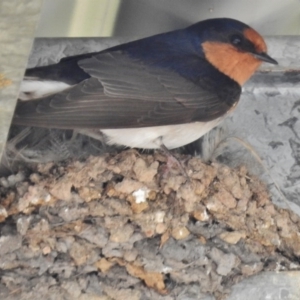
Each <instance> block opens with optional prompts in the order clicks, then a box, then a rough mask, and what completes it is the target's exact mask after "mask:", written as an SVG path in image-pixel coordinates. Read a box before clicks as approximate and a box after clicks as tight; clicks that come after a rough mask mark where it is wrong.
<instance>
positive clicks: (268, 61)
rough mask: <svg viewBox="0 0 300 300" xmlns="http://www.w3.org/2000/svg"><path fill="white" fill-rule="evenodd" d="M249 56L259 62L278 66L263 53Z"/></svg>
mask: <svg viewBox="0 0 300 300" xmlns="http://www.w3.org/2000/svg"><path fill="white" fill-rule="evenodd" d="M251 54H252V55H253V56H254V57H255V58H257V59H259V60H262V61H265V62H267V63H270V64H273V65H278V62H277V61H276V60H275V59H273V58H272V57H271V56H269V55H268V54H267V53H265V52H261V53H251Z"/></svg>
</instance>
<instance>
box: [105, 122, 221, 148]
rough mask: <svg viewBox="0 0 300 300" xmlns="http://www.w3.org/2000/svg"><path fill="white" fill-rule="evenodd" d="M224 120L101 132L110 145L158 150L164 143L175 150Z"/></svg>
mask: <svg viewBox="0 0 300 300" xmlns="http://www.w3.org/2000/svg"><path fill="white" fill-rule="evenodd" d="M222 119H223V117H222V118H218V119H216V120H213V121H209V122H195V123H189V124H180V125H168V126H155V127H144V128H127V129H126V128H124V129H105V130H101V131H102V132H103V133H104V134H105V135H106V136H107V142H108V144H110V145H113V144H118V145H123V146H127V147H131V148H143V149H157V148H159V147H160V144H161V142H162V143H163V144H164V145H165V146H166V147H167V148H168V149H174V148H178V147H181V146H184V145H186V144H189V143H191V142H193V141H195V140H197V139H198V138H200V137H201V136H203V135H204V134H205V133H207V132H208V131H209V130H211V129H212V128H214V127H215V126H217V125H218V124H219V123H220V122H221V121H222Z"/></svg>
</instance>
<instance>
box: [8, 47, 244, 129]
mask: <svg viewBox="0 0 300 300" xmlns="http://www.w3.org/2000/svg"><path fill="white" fill-rule="evenodd" d="M188 63H189V62H188V61H187V64H188ZM78 64H79V66H80V67H81V68H82V69H83V70H84V71H85V72H86V73H88V74H89V75H90V76H91V77H90V78H89V79H86V80H84V81H82V82H80V83H79V84H77V85H75V86H72V87H71V88H69V89H67V90H65V91H63V92H60V93H57V94H55V95H52V96H48V97H45V98H41V99H38V100H32V101H26V102H23V103H22V102H20V103H19V104H18V106H17V109H16V114H15V117H14V120H13V122H14V123H16V124H21V125H27V126H40V127H50V128H65V129H67V128H72V129H75V128H100V129H108V128H126V127H127V128H135V127H147V126H158V125H171V124H178V123H189V122H194V121H209V120H211V119H214V118H217V117H219V116H221V115H223V114H224V113H226V112H227V111H228V110H230V108H231V107H232V105H233V104H234V103H235V102H236V101H238V98H239V96H240V87H239V86H238V85H237V84H235V83H234V82H233V84H232V85H228V88H227V89H226V90H223V91H222V93H220V92H216V91H213V90H211V91H208V90H206V89H204V88H202V87H201V85H202V84H206V83H207V82H208V81H209V80H210V79H209V78H205V77H203V78H202V77H201V78H200V79H199V80H198V82H196V83H194V82H192V81H190V80H187V79H185V78H183V77H182V76H180V75H179V74H177V73H176V72H174V71H170V70H166V69H165V68H159V67H157V66H151V65H149V64H148V65H146V64H144V63H142V62H141V61H139V60H135V59H132V58H129V57H128V56H127V55H124V54H123V53H122V52H120V51H116V52H108V53H105V52H104V53H100V54H97V55H95V56H93V57H90V58H87V59H83V60H81V61H79V62H78ZM202 81H203V82H202ZM205 81H207V82H205ZM230 83H231V81H230Z"/></svg>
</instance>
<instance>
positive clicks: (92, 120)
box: [13, 18, 277, 150]
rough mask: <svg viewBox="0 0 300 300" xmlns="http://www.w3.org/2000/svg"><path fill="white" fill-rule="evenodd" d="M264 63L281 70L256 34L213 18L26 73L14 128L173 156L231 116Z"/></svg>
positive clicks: (241, 26)
mask: <svg viewBox="0 0 300 300" xmlns="http://www.w3.org/2000/svg"><path fill="white" fill-rule="evenodd" d="M262 62H266V63H270V64H277V61H276V60H274V59H273V58H271V57H270V56H269V55H268V54H267V46H266V43H265V41H264V39H263V37H262V36H261V35H260V34H259V33H258V32H257V31H255V30H254V29H253V28H251V27H250V26H248V25H246V24H244V23H243V22H240V21H238V20H234V19H229V18H217V19H208V20H204V21H200V22H198V23H195V24H193V25H190V26H188V27H187V28H183V29H179V30H175V31H170V32H166V33H161V34H157V35H154V36H150V37H146V38H143V39H139V40H135V41H132V42H128V43H125V44H121V45H118V46H114V47H111V48H109V49H106V50H103V51H100V52H93V53H85V54H80V55H76V56H71V57H65V58H63V59H61V60H60V61H59V62H58V63H56V64H53V65H49V66H42V67H36V68H31V69H27V70H26V73H25V77H24V80H23V82H22V84H21V90H20V95H19V100H18V104H17V107H16V111H15V115H14V118H13V124H16V125H23V126H33V127H44V128H56V129H73V130H78V131H79V132H80V131H81V132H84V133H85V134H87V135H91V136H93V137H94V136H96V137H97V136H99V137H100V136H102V137H103V136H104V138H105V141H106V142H107V143H108V144H109V145H121V146H125V147H130V148H142V149H158V148H162V149H167V150H171V149H174V148H178V147H181V146H184V145H186V144H189V143H191V142H193V141H195V140H197V139H199V138H200V137H201V136H203V135H204V134H205V133H207V132H208V131H210V130H211V129H212V128H214V127H216V126H217V125H218V124H220V122H222V120H224V118H225V117H226V116H228V115H230V114H231V113H232V112H233V111H234V109H235V108H236V106H237V104H238V102H239V98H240V96H241V91H242V86H243V84H244V83H245V82H246V81H247V80H248V79H249V78H250V77H251V76H252V75H253V74H254V73H255V71H256V70H257V69H258V67H259V66H260V65H261V63H262Z"/></svg>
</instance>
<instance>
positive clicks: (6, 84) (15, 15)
mask: <svg viewBox="0 0 300 300" xmlns="http://www.w3.org/2000/svg"><path fill="white" fill-rule="evenodd" d="M41 5H42V0H23V1H19V0H1V1H0V45H1V47H0V157H1V156H2V152H3V149H4V147H5V143H6V139H7V133H8V129H9V127H10V122H11V119H12V115H13V112H14V109H15V104H16V101H17V97H18V92H19V86H20V82H21V80H22V78H23V74H24V71H25V68H26V64H27V59H28V55H29V52H30V49H31V46H32V42H33V38H34V33H35V28H36V24H37V22H38V19H39V15H40V9H41Z"/></svg>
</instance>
